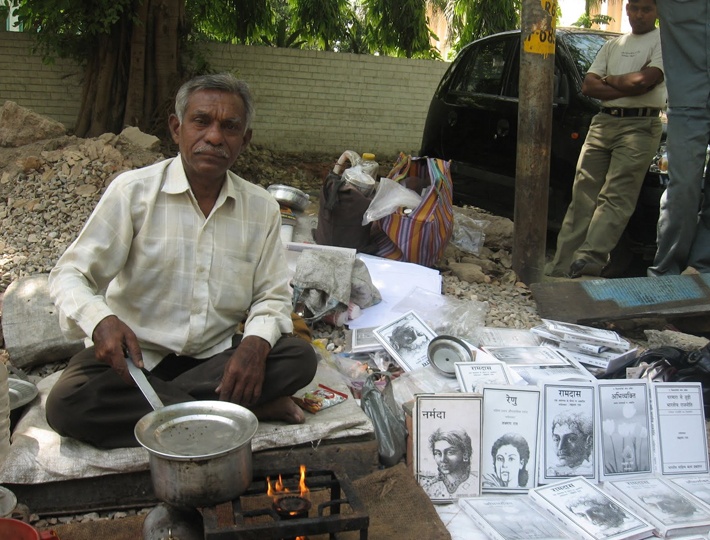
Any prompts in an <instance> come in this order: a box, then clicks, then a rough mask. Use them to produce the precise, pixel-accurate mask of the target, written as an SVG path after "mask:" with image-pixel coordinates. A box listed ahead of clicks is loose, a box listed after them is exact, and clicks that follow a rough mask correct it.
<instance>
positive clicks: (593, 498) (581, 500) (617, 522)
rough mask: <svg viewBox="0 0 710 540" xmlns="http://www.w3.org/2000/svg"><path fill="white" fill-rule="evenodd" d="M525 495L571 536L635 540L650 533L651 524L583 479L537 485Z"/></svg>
mask: <svg viewBox="0 0 710 540" xmlns="http://www.w3.org/2000/svg"><path fill="white" fill-rule="evenodd" d="M528 496H529V497H530V499H531V500H532V501H533V502H534V503H535V504H537V505H538V506H539V507H540V508H542V509H544V510H545V511H547V512H548V513H549V515H551V516H553V517H554V518H555V519H556V520H557V522H558V523H560V524H561V525H562V526H563V527H565V528H566V530H568V531H569V532H570V533H571V534H572V535H573V537H574V538H584V539H586V540H636V539H639V538H650V537H652V536H653V531H654V528H653V526H652V525H651V524H649V523H648V522H647V521H645V520H644V519H642V518H641V517H640V516H638V515H637V514H635V513H634V512H633V511H632V510H631V509H630V508H629V507H628V506H626V505H625V504H623V503H622V502H621V501H619V500H617V499H615V498H614V497H612V496H611V495H609V494H608V493H606V492H604V491H602V490H601V489H600V488H599V487H597V486H596V485H595V484H593V483H592V482H590V481H589V480H587V479H586V478H582V477H577V478H571V479H569V480H561V481H559V482H555V483H552V484H547V485H545V486H540V487H537V488H535V489H531V490H530V491H529V492H528Z"/></svg>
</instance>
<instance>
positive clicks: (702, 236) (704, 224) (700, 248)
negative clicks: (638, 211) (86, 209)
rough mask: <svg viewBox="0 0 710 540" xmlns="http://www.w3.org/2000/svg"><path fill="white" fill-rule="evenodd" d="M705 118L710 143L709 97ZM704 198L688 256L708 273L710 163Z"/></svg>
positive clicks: (689, 264)
mask: <svg viewBox="0 0 710 540" xmlns="http://www.w3.org/2000/svg"><path fill="white" fill-rule="evenodd" d="M704 118H705V129H706V138H707V139H708V143H709V144H710V98H708V106H707V107H706V109H705V114H704ZM702 199H703V202H702V204H701V206H700V215H699V216H698V218H699V219H698V226H697V228H696V230H695V238H694V239H693V245H692V246H691V248H690V255H689V257H688V266H692V267H693V268H695V269H696V270H697V271H698V272H700V273H703V274H706V273H710V164H709V165H708V166H707V167H706V170H705V180H704V182H703V195H702Z"/></svg>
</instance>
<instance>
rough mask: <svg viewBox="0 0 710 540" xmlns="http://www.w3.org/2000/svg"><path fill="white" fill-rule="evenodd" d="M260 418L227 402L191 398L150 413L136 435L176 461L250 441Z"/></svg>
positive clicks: (156, 452)
mask: <svg viewBox="0 0 710 540" xmlns="http://www.w3.org/2000/svg"><path fill="white" fill-rule="evenodd" d="M257 427H259V421H258V420H257V419H256V416H254V413H253V412H251V411H250V410H249V409H247V408H245V407H242V406H240V405H236V404H234V403H228V402H226V401H189V402H186V403H176V404H174V405H168V406H166V407H163V408H162V409H157V410H155V411H152V412H149V413H148V414H146V415H145V416H144V417H143V418H141V419H140V420H139V421H138V423H137V424H136V427H135V430H134V432H135V436H136V439H137V440H138V442H139V443H140V445H141V446H143V447H144V448H145V449H146V450H148V452H150V453H151V454H154V455H157V456H160V457H164V458H167V459H175V460H185V461H187V460H195V459H209V458H214V457H218V456H221V455H224V454H227V453H229V452H231V451H233V450H237V449H239V448H241V447H243V446H246V445H248V444H251V439H252V437H254V434H255V433H256V429H257Z"/></svg>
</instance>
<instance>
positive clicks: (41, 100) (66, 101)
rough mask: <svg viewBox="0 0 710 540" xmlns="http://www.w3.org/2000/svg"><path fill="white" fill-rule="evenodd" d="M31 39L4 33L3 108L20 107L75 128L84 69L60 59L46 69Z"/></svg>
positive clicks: (0, 64) (0, 57)
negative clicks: (9, 104)
mask: <svg viewBox="0 0 710 540" xmlns="http://www.w3.org/2000/svg"><path fill="white" fill-rule="evenodd" d="M32 44H33V41H32V38H31V36H30V35H28V34H21V33H17V32H0V104H2V103H4V102H5V101H6V100H7V101H14V102H15V103H17V104H18V105H21V106H23V107H27V108H28V109H32V110H33V111H36V112H38V113H39V114H43V115H45V116H49V117H50V118H53V119H55V120H58V121H59V122H61V123H63V124H64V125H65V126H67V127H69V128H71V127H73V126H74V124H75V123H76V119H77V116H78V114H79V105H80V103H81V73H82V71H81V69H80V68H79V67H78V66H77V65H76V64H75V63H74V62H73V61H71V60H66V59H61V58H57V59H56V61H55V62H54V64H51V65H45V64H43V63H42V58H41V56H39V55H33V54H32V53H31V51H30V49H31V47H32Z"/></svg>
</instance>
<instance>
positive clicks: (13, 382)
mask: <svg viewBox="0 0 710 540" xmlns="http://www.w3.org/2000/svg"><path fill="white" fill-rule="evenodd" d="M7 386H8V390H9V394H10V410H11V411H12V410H15V409H18V408H20V407H22V406H23V405H27V404H28V403H29V402H30V401H32V400H33V399H34V398H35V396H37V393H38V390H37V387H36V386H35V385H34V384H33V383H31V382H30V381H23V380H22V379H18V378H16V377H8V379H7Z"/></svg>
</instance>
